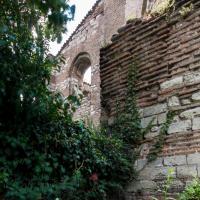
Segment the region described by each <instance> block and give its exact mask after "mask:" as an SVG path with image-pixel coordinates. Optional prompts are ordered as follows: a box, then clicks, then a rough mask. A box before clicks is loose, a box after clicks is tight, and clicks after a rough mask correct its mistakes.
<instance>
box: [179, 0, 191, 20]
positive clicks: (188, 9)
mask: <svg viewBox="0 0 200 200" xmlns="http://www.w3.org/2000/svg"><path fill="white" fill-rule="evenodd" d="M192 10H194V4H192V3H191V4H190V5H188V6H182V7H181V9H180V10H179V14H180V15H181V16H182V17H183V18H185V17H187V16H188V15H189V13H190V12H191V11H192Z"/></svg>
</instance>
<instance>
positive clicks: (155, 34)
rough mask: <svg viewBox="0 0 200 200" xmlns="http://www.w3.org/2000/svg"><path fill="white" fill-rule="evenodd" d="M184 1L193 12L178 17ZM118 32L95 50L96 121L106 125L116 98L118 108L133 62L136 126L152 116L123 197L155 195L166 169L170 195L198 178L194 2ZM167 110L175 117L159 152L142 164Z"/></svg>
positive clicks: (197, 13)
mask: <svg viewBox="0 0 200 200" xmlns="http://www.w3.org/2000/svg"><path fill="white" fill-rule="evenodd" d="M190 3H194V10H193V11H192V12H191V13H190V14H189V16H187V17H185V18H183V17H182V16H180V14H179V10H180V9H181V7H182V6H183V5H189V4H190ZM118 32H119V33H118V35H115V37H113V42H112V44H111V45H109V46H107V47H105V48H103V49H102V50H101V62H100V76H101V89H102V101H101V102H102V109H103V110H104V112H102V113H103V116H102V119H104V120H105V119H107V120H108V121H109V122H112V119H113V116H114V115H115V107H116V106H115V102H116V101H117V99H118V100H120V101H121V103H122V104H123V102H124V100H125V94H126V87H127V79H126V78H127V71H128V68H129V66H130V65H131V63H132V62H133V60H137V63H138V71H139V75H138V84H137V91H138V92H137V95H138V105H139V106H140V113H141V122H142V126H143V127H146V126H147V124H148V122H149V121H151V119H152V118H155V120H154V122H153V124H154V126H153V128H152V129H151V131H150V132H149V133H148V134H147V135H146V136H145V140H144V142H143V143H142V144H141V149H142V150H141V155H140V158H139V159H138V161H137V162H136V164H135V165H136V168H137V170H138V172H139V176H138V180H135V181H134V182H133V183H131V184H130V185H129V186H128V188H127V199H128V200H132V199H137V200H139V199H145V200H146V199H149V198H150V196H151V195H153V194H156V193H157V195H158V196H159V192H158V189H159V188H161V187H162V185H163V182H164V180H165V177H166V174H167V172H166V171H167V169H168V168H173V169H174V177H175V181H174V183H173V184H172V186H171V188H170V193H171V194H172V196H173V195H176V193H178V192H179V191H181V190H182V189H183V188H184V187H185V185H186V184H188V182H189V181H191V180H192V179H193V176H200V2H199V1H197V0H196V1H195V0H194V1H188V0H177V11H176V12H175V13H174V14H173V15H172V16H171V17H170V19H168V20H166V18H165V17H159V18H154V19H151V20H147V21H144V20H133V21H130V22H128V23H127V24H126V25H125V26H124V27H122V28H120V29H119V30H118ZM168 111H176V116H175V118H174V120H173V122H172V124H171V125H170V127H169V129H168V134H167V136H166V138H165V144H164V147H163V149H162V152H161V153H160V155H159V156H158V158H157V160H156V161H154V162H151V163H147V159H146V156H147V155H148V153H149V152H150V151H151V149H152V145H153V143H155V139H156V137H157V136H158V134H159V130H160V128H161V126H162V124H163V123H164V122H165V120H166V113H167V112H168Z"/></svg>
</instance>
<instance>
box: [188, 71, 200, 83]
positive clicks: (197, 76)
mask: <svg viewBox="0 0 200 200" xmlns="http://www.w3.org/2000/svg"><path fill="white" fill-rule="evenodd" d="M184 82H185V83H186V84H193V83H198V82H200V71H194V72H190V73H188V74H186V75H185V76H184Z"/></svg>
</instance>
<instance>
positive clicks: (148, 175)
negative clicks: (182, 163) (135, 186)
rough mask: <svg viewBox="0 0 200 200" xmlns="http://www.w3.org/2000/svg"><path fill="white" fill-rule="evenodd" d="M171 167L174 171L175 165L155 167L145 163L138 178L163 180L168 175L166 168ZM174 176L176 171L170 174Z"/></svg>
mask: <svg viewBox="0 0 200 200" xmlns="http://www.w3.org/2000/svg"><path fill="white" fill-rule="evenodd" d="M169 169H173V170H174V172H175V171H176V170H175V167H171V166H170V167H162V166H161V167H155V165H153V164H149V165H147V166H146V167H145V168H144V169H143V170H142V171H141V172H140V174H139V179H140V180H163V179H165V178H166V176H167V175H168V170H169ZM172 176H173V177H176V172H175V173H174V174H173V175H172Z"/></svg>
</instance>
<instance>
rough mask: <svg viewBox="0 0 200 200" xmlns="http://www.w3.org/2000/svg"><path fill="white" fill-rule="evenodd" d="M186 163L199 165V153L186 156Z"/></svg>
mask: <svg viewBox="0 0 200 200" xmlns="http://www.w3.org/2000/svg"><path fill="white" fill-rule="evenodd" d="M187 163H188V164H189V165H190V164H198V165H200V153H194V154H189V155H188V156H187Z"/></svg>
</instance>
